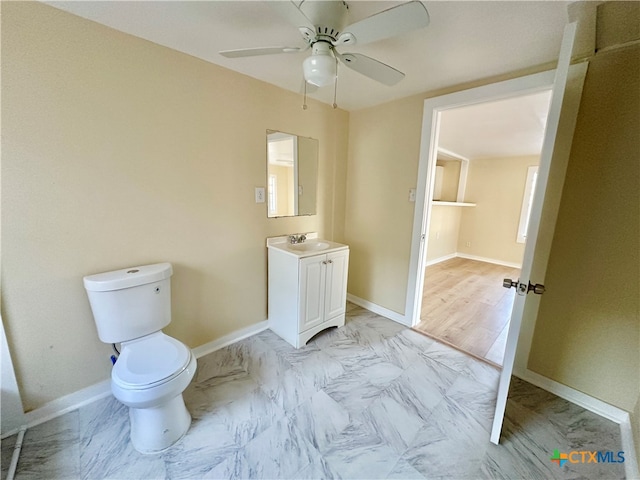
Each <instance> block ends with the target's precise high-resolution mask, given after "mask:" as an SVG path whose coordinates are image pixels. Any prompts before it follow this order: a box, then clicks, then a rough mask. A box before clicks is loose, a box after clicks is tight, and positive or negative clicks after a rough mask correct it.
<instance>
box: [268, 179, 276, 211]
mask: <svg viewBox="0 0 640 480" xmlns="http://www.w3.org/2000/svg"><path fill="white" fill-rule="evenodd" d="M277 189H278V178H277V177H276V176H275V175H269V188H268V189H267V192H268V195H269V198H268V202H269V215H275V213H276V211H277V210H278V198H277V193H276V192H277Z"/></svg>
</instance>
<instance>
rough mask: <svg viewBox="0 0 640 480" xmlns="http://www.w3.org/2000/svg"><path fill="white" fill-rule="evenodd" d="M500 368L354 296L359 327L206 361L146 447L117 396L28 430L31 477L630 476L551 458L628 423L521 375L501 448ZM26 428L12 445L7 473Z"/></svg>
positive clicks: (611, 436) (615, 445)
mask: <svg viewBox="0 0 640 480" xmlns="http://www.w3.org/2000/svg"><path fill="white" fill-rule="evenodd" d="M498 376H499V373H498V371H497V370H496V369H494V368H493V367H491V366H489V365H487V364H485V363H482V362H480V361H478V360H475V359H474V358H471V357H468V356H466V355H464V354H463V353H461V352H459V351H457V350H454V349H452V348H450V347H448V346H446V345H443V344H439V343H437V342H436V341H434V340H432V339H430V338H428V337H426V336H423V335H421V334H419V333H417V332H415V331H412V330H410V329H407V328H405V327H403V326H401V325H399V324H397V323H394V322H392V321H390V320H387V319H385V318H383V317H380V316H378V315H376V314H373V313H371V312H369V311H367V310H364V309H362V308H360V307H356V306H355V305H352V304H349V306H348V314H347V324H346V325H345V326H344V327H342V328H340V329H332V330H328V331H325V332H323V333H321V334H319V335H317V336H316V337H315V338H314V339H312V341H310V342H309V343H308V344H307V346H305V347H304V348H302V349H300V350H296V349H294V348H293V347H291V346H289V345H288V344H287V343H285V342H284V341H283V340H281V339H280V338H279V337H277V336H276V335H275V334H273V333H272V332H271V331H269V330H266V331H264V332H261V333H259V334H256V335H254V336H252V337H249V338H247V339H245V340H242V341H239V342H237V343H235V344H233V345H230V346H228V347H225V348H223V349H221V350H218V351H216V352H214V353H211V354H209V355H207V356H205V357H202V358H200V359H199V360H198V372H197V373H196V377H195V379H194V381H193V382H192V384H191V385H190V386H189V388H188V389H187V390H186V391H185V401H186V403H187V407H188V408H189V410H190V412H191V414H192V417H193V423H192V426H191V428H190V430H189V432H188V433H187V434H186V435H185V437H184V438H182V439H181V440H180V441H179V442H178V443H177V444H175V445H174V446H172V447H171V448H169V449H167V450H166V451H164V452H162V453H160V454H157V455H141V454H139V453H137V452H136V451H135V450H134V449H133V448H132V447H131V445H130V443H129V418H128V414H127V410H126V408H125V407H123V406H122V405H120V404H119V403H118V402H117V401H116V400H115V399H113V398H112V397H110V398H106V399H104V400H101V401H98V402H94V403H93V404H90V405H87V406H85V407H82V408H80V409H78V410H74V411H72V412H70V413H68V414H66V415H63V416H61V417H58V418H56V419H53V420H51V421H49V422H46V423H44V424H41V425H39V426H36V427H33V428H31V429H29V430H28V431H27V433H26V435H25V440H24V445H23V449H22V454H21V456H20V462H19V464H18V469H17V474H16V478H17V479H18V480H24V479H38V480H41V479H49V478H51V479H67V478H69V479H76V478H81V479H102V478H109V479H156V478H162V479H180V478H195V479H210V478H213V479H215V478H225V479H232V478H268V479H312V478H313V479H316V478H317V479H320V478H321V479H331V478H336V479H338V478H342V479H376V478H388V479H422V478H429V479H434V478H436V479H439V478H453V479H464V478H469V479H476V478H500V479H517V478H524V479H536V478H540V479H542V478H545V479H549V478H562V479H568V478H571V479H577V478H598V479H600V478H623V477H624V468H623V465H621V464H569V463H567V464H565V465H564V466H563V467H562V468H560V467H559V466H558V465H557V464H555V463H553V462H551V460H550V458H551V456H552V455H553V451H554V450H555V449H558V450H559V451H560V452H569V451H572V450H613V451H616V452H617V451H618V450H620V449H621V447H620V445H621V440H620V431H619V428H618V426H617V425H616V424H614V423H612V422H610V421H608V420H605V419H602V418H601V417H598V416H597V415H595V414H592V413H590V412H588V411H585V410H584V409H582V408H580V407H577V406H575V405H573V404H571V403H568V402H566V401H565V400H562V399H560V398H558V397H556V396H554V395H552V394H550V393H548V392H545V391H543V390H540V389H538V388H536V387H533V386H532V385H530V384H528V383H526V382H523V381H521V380H518V379H514V382H513V386H512V391H511V394H510V399H509V402H508V407H507V415H506V419H505V423H504V429H503V439H502V443H501V445H500V446H495V445H492V444H491V443H490V442H489V431H490V428H491V419H492V416H493V410H494V404H495V397H496V390H497V382H498ZM14 443H15V436H14V437H11V438H9V439H6V440H5V441H3V442H2V478H5V477H6V474H7V469H8V467H9V463H10V458H11V454H12V450H13V445H14Z"/></svg>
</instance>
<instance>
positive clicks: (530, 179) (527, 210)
mask: <svg viewBox="0 0 640 480" xmlns="http://www.w3.org/2000/svg"><path fill="white" fill-rule="evenodd" d="M537 180H538V167H529V168H528V170H527V181H526V183H525V186H524V196H523V198H522V209H521V210H520V223H519V225H518V237H517V238H516V242H518V243H524V242H525V241H526V240H527V229H528V228H529V217H530V216H531V206H532V205H533V194H534V192H535V190H536V181H537Z"/></svg>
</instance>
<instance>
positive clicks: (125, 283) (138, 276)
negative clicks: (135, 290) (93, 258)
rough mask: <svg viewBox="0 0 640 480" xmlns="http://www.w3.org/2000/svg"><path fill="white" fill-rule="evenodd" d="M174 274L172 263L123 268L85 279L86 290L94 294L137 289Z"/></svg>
mask: <svg viewBox="0 0 640 480" xmlns="http://www.w3.org/2000/svg"><path fill="white" fill-rule="evenodd" d="M172 273H173V268H172V267H171V264H170V263H155V264H153V265H142V266H140V267H130V268H123V269H121V270H114V271H112V272H104V273H96V274H95V275H88V276H86V277H84V278H83V280H84V288H85V289H87V290H91V291H93V292H109V291H112V290H121V289H123V288H130V287H136V286H138V285H145V284H147V283H153V282H157V281H160V280H164V279H165V278H169V277H170V276H171V274H172Z"/></svg>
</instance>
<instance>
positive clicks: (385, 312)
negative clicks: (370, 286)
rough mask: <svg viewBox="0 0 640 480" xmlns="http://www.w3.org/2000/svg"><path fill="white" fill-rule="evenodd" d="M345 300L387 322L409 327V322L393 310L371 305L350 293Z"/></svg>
mask: <svg viewBox="0 0 640 480" xmlns="http://www.w3.org/2000/svg"><path fill="white" fill-rule="evenodd" d="M347 300H349V301H350V302H351V303H355V304H356V305H358V306H360V307H362V308H366V309H367V310H369V311H370V312H373V313H377V314H378V315H381V316H383V317H385V318H388V319H389V320H393V321H394V322H398V323H400V324H402V325H405V326H407V327H410V326H411V325H410V322H408V321H407V318H406V317H405V316H404V315H403V314H401V313H398V312H394V311H393V310H389V309H388V308H385V307H381V306H380V305H377V304H375V303H371V302H370V301H368V300H365V299H363V298H360V297H356V296H355V295H352V294H350V293H347Z"/></svg>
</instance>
